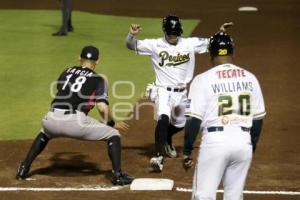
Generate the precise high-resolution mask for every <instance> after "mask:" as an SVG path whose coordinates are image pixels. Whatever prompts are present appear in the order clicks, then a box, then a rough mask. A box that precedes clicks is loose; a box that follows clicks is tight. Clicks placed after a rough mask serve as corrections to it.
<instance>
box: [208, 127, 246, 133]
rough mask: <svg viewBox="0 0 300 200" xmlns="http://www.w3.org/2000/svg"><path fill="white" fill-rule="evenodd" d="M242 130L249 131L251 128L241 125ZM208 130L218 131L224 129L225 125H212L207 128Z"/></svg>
mask: <svg viewBox="0 0 300 200" xmlns="http://www.w3.org/2000/svg"><path fill="white" fill-rule="evenodd" d="M241 130H242V131H245V132H249V131H250V128H247V127H243V126H241ZM207 131H208V132H218V131H219V132H221V131H224V127H223V126H211V127H208V128H207Z"/></svg>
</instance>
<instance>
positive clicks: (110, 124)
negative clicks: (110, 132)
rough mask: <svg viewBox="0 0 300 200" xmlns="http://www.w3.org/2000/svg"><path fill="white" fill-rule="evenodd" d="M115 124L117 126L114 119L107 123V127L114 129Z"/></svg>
mask: <svg viewBox="0 0 300 200" xmlns="http://www.w3.org/2000/svg"><path fill="white" fill-rule="evenodd" d="M115 124H116V122H115V121H114V120H113V119H112V120H110V121H109V122H107V123H106V125H107V126H110V127H114V126H115Z"/></svg>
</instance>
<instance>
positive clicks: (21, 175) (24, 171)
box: [16, 163, 30, 180]
mask: <svg viewBox="0 0 300 200" xmlns="http://www.w3.org/2000/svg"><path fill="white" fill-rule="evenodd" d="M29 169H30V167H27V166H25V165H24V164H23V163H21V164H20V166H19V168H18V170H17V175H16V179H18V180H24V179H26V178H27V176H28V172H29Z"/></svg>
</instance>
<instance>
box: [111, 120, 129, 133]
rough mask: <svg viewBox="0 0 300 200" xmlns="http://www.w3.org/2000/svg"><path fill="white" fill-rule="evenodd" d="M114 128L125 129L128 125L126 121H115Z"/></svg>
mask: <svg viewBox="0 0 300 200" xmlns="http://www.w3.org/2000/svg"><path fill="white" fill-rule="evenodd" d="M114 128H115V129H118V130H120V131H127V130H128V129H129V128H130V126H129V124H127V123H126V122H116V123H115V126H114Z"/></svg>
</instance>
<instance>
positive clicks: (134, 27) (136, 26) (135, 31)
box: [129, 24, 142, 35]
mask: <svg viewBox="0 0 300 200" xmlns="http://www.w3.org/2000/svg"><path fill="white" fill-rule="evenodd" d="M141 30H142V27H141V25H139V24H131V25H130V26H129V33H131V34H132V35H137V34H138V33H139V32H140V31H141Z"/></svg>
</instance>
